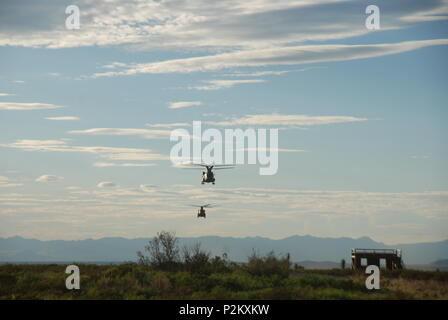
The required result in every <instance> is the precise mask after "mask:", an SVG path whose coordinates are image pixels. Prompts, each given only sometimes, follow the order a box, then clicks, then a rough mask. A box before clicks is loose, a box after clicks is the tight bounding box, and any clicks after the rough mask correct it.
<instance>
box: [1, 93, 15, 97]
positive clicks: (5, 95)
mask: <svg viewBox="0 0 448 320" xmlns="http://www.w3.org/2000/svg"><path fill="white" fill-rule="evenodd" d="M8 96H15V94H11V93H0V97H8Z"/></svg>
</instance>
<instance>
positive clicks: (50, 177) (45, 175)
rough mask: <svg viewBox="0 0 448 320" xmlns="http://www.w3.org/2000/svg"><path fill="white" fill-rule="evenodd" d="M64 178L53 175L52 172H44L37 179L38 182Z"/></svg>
mask: <svg viewBox="0 0 448 320" xmlns="http://www.w3.org/2000/svg"><path fill="white" fill-rule="evenodd" d="M62 179H64V178H63V177H59V176H55V175H51V174H44V175H42V176H40V177H38V178H37V179H36V182H55V181H59V180H62Z"/></svg>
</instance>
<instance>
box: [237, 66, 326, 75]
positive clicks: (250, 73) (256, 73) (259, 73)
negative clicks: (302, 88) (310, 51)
mask: <svg viewBox="0 0 448 320" xmlns="http://www.w3.org/2000/svg"><path fill="white" fill-rule="evenodd" d="M323 68H325V67H309V68H303V69H296V70H283V71H257V72H249V73H244V72H234V73H230V74H228V76H231V77H264V76H281V75H283V74H285V73H290V72H304V71H308V70H312V69H323Z"/></svg>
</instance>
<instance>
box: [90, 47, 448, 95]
mask: <svg viewBox="0 0 448 320" xmlns="http://www.w3.org/2000/svg"><path fill="white" fill-rule="evenodd" d="M447 44H448V39H433V40H418V41H406V42H399V43H381V44H362V45H346V44H317V45H314V44H313V45H299V46H288V47H274V48H263V49H254V50H240V51H234V52H230V53H221V54H216V55H209V56H202V57H194V58H182V59H172V60H166V61H160V62H150V63H141V64H136V65H132V66H129V68H128V69H126V70H123V71H116V72H105V73H96V74H94V75H93V77H94V78H96V77H110V76H125V75H135V74H160V73H191V72H208V71H218V70H222V69H228V68H236V67H264V66H275V65H298V64H309V63H321V62H334V61H346V60H356V59H367V58H374V57H381V56H385V55H391V54H398V53H403V52H407V51H413V50H416V49H420V48H424V47H428V46H438V45H447ZM218 81H219V80H218ZM230 81H231V80H230ZM204 90H206V89H204Z"/></svg>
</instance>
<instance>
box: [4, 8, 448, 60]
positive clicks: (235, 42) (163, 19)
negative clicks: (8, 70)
mask: <svg viewBox="0 0 448 320" xmlns="http://www.w3.org/2000/svg"><path fill="white" fill-rule="evenodd" d="M77 5H78V6H79V7H80V8H82V25H83V27H82V28H81V29H80V30H77V32H76V34H74V33H67V31H66V30H65V29H64V25H63V23H62V24H61V23H60V16H59V14H58V12H59V11H58V9H60V7H59V6H58V4H57V3H53V2H51V1H48V2H45V3H43V4H41V7H40V8H41V10H40V11H39V13H40V14H39V16H38V17H34V16H33V14H34V11H33V10H35V7H34V6H27V5H26V4H24V3H21V2H17V1H15V2H12V3H11V5H9V6H6V7H5V8H2V9H3V10H2V15H4V16H7V17H14V16H17V12H20V15H19V18H18V19H9V20H8V19H0V30H1V31H0V45H3V46H26V47H46V48H67V47H79V46H112V45H127V46H132V47H134V48H137V49H141V50H157V49H175V50H185V49H187V50H188V49H202V50H203V49H204V48H207V49H209V48H212V49H220V48H225V49H229V48H232V49H233V48H261V47H272V46H285V45H287V44H294V43H300V42H302V43H303V42H306V41H327V40H334V39H343V38H349V37H353V36H361V35H364V34H366V33H368V32H369V30H367V29H366V28H365V27H364V25H363V23H362V18H363V12H362V8H361V7H362V5H361V6H359V2H358V1H357V0H314V1H310V0H306V1H304V0H279V1H275V3H273V2H272V1H270V0H247V1H234V0H221V1H212V2H211V1H203V0H191V1H167V2H165V1H143V2H142V1H139V0H129V1H127V6H126V8H125V9H124V8H123V7H122V6H117V5H116V3H115V1H96V2H91V1H89V0H79V1H77ZM130 8H138V10H135V9H130ZM403 8H405V9H403ZM381 10H382V11H384V12H387V15H383V16H382V17H381V19H382V21H381V22H382V30H387V29H397V28H406V27H409V26H413V25H415V24H416V23H419V22H424V21H435V20H440V19H446V18H447V17H446V15H447V13H448V8H447V5H446V1H421V0H395V1H393V2H384V3H382V4H381ZM99 12H101V14H98V13H99ZM29 17H33V19H30V18H29ZM1 18H3V16H2V17H1ZM2 21H4V22H2ZM111 65H112V66H114V63H112V64H111Z"/></svg>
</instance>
